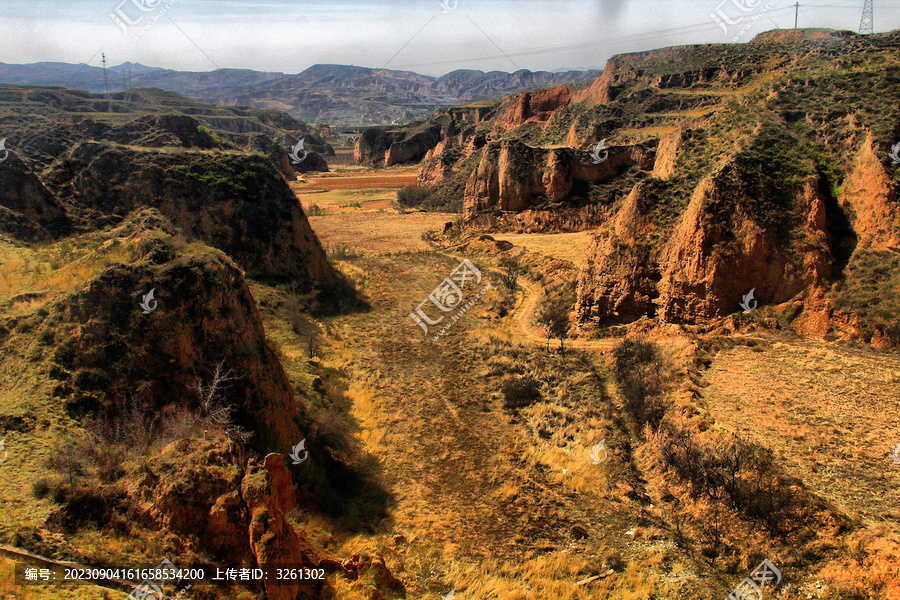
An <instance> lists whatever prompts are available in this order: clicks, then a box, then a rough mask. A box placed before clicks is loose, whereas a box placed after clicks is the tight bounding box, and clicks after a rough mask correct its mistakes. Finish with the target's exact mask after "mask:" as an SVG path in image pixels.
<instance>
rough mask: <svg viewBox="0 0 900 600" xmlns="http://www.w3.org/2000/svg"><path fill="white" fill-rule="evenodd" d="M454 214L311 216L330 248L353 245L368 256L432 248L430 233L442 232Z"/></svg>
mask: <svg viewBox="0 0 900 600" xmlns="http://www.w3.org/2000/svg"><path fill="white" fill-rule="evenodd" d="M452 218H453V215H450V214H445V213H408V214H399V213H363V212H359V211H356V212H352V213H347V214H342V215H325V216H322V217H309V222H310V225H312V228H313V230H315V232H316V235H317V236H318V237H319V239H320V240H321V241H322V243H323V244H325V245H326V246H333V245H341V246H349V247H352V248H354V249H355V250H357V252H359V253H361V254H365V255H379V254H390V253H397V252H417V251H424V250H427V249H428V248H429V245H428V243H427V242H425V241H423V240H422V234H423V233H425V232H426V231H432V230H435V229H437V230H440V229H442V228H443V226H444V223H446V222H447V221H450V220H452Z"/></svg>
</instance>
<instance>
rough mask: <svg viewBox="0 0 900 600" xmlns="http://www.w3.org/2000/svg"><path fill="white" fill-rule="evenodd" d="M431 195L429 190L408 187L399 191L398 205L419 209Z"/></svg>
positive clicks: (415, 186) (413, 186) (412, 186)
mask: <svg viewBox="0 0 900 600" xmlns="http://www.w3.org/2000/svg"><path fill="white" fill-rule="evenodd" d="M430 195H431V192H430V190H428V189H427V188H423V187H419V186H417V185H407V186H404V187H402V188H400V189H399V190H397V204H399V205H400V206H403V207H405V208H418V207H419V206H420V205H421V204H422V203H424V202H425V201H426V200H427V199H428V196H430Z"/></svg>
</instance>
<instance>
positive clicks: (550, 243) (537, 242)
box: [491, 231, 594, 269]
mask: <svg viewBox="0 0 900 600" xmlns="http://www.w3.org/2000/svg"><path fill="white" fill-rule="evenodd" d="M491 237H493V238H494V239H496V240H503V241H507V242H510V243H511V244H513V245H515V246H520V247H522V248H525V249H526V250H528V251H529V252H534V253H535V254H541V255H543V256H548V257H551V258H559V259H562V260H567V261H569V262H570V263H572V266H574V267H575V268H576V269H578V268H579V267H581V263H582V262H583V261H584V256H585V254H586V253H587V249H588V246H590V245H591V241H592V240H593V239H594V235H593V233H592V232H590V231H579V232H577V233H498V234H496V235H492V236H491Z"/></svg>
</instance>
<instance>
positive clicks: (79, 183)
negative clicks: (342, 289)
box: [47, 142, 334, 289]
mask: <svg viewBox="0 0 900 600" xmlns="http://www.w3.org/2000/svg"><path fill="white" fill-rule="evenodd" d="M47 183H48V185H49V186H50V187H51V188H52V189H54V190H57V191H58V193H59V196H60V198H62V201H63V202H64V203H65V204H66V205H67V206H68V207H69V209H70V212H71V213H72V214H77V215H79V216H80V217H81V221H82V223H81V224H82V226H83V227H96V226H97V225H99V224H106V223H113V222H117V221H119V220H121V219H122V218H124V216H125V215H126V214H128V213H129V212H131V211H133V210H136V209H139V208H142V207H154V208H157V209H159V210H160V211H161V212H162V213H163V214H165V215H166V216H168V217H169V218H170V219H171V220H172V221H173V222H174V223H175V225H176V226H178V227H179V228H180V229H181V230H182V231H183V232H184V234H185V235H187V236H189V237H196V238H199V239H202V240H203V241H205V242H206V243H208V244H210V245H212V246H214V247H216V248H218V249H220V250H222V251H223V252H225V253H227V254H228V255H229V256H231V257H232V258H234V259H235V260H236V261H237V262H238V263H239V264H240V265H241V266H242V267H243V268H244V269H245V270H246V272H247V274H248V275H249V276H251V277H254V278H259V279H263V280H266V281H271V282H275V283H283V282H291V283H292V284H294V285H296V286H297V287H298V289H310V288H311V287H312V286H313V284H314V283H316V282H320V281H330V280H332V278H333V276H334V275H333V271H332V270H331V268H330V267H329V265H328V263H327V261H326V259H325V255H324V252H323V251H322V248H321V245H320V244H319V241H318V239H317V238H316V236H315V234H314V233H313V231H312V229H311V228H310V226H309V222H308V221H307V220H306V215H304V214H303V211H302V209H301V208H300V205H299V203H298V202H297V200H296V198H295V197H294V195H293V193H292V192H291V190H290V188H288V186H287V184H286V183H285V182H284V179H283V178H282V177H281V176H280V175H279V174H278V173H277V171H276V170H275V168H274V167H273V166H272V163H271V162H270V161H268V160H267V159H265V158H264V157H261V156H252V155H251V156H243V155H232V154H228V155H216V154H208V153H201V152H197V153H190V152H183V153H162V152H146V151H137V150H131V149H128V148H123V147H121V146H114V145H110V144H103V143H95V142H89V143H84V144H80V145H78V146H76V147H75V148H74V149H73V150H72V152H71V154H70V155H69V156H68V157H67V158H66V159H64V160H62V161H60V162H59V163H58V164H57V165H55V166H54V167H53V168H52V169H51V170H50V172H49V173H48V174H47Z"/></svg>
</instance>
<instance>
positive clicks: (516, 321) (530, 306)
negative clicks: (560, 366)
mask: <svg viewBox="0 0 900 600" xmlns="http://www.w3.org/2000/svg"><path fill="white" fill-rule="evenodd" d="M519 285H520V286H521V287H522V289H523V290H524V291H523V293H522V296H521V297H520V298H519V300H518V302H517V303H516V307H515V308H514V309H513V313H512V314H513V316H512V322H511V327H510V329H511V331H512V332H513V333H515V334H516V335H517V336H518V337H519V338H520V339H523V340H528V341H530V342H535V343H539V344H543V345H546V344H547V336H546V335H544V333H543V332H542V331H541V330H540V328H539V327H535V326H534V325H533V323H534V313H535V311H536V310H537V307H538V303H539V302H540V300H541V295H542V294H543V291H542V290H541V288H540V287H539V286H538V285H536V284H534V283H531V282H529V281H526V280H524V279H519ZM619 341H621V340H620V339H619V338H602V339H596V340H581V339H568V340H566V348H577V349H579V350H599V351H601V352H606V351H609V350H612V348H613V346H615V345H616V344H617V343H618V342H619ZM551 344H559V340H555V341H551Z"/></svg>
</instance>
